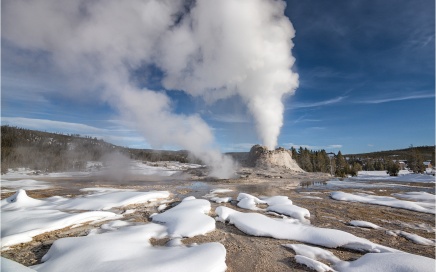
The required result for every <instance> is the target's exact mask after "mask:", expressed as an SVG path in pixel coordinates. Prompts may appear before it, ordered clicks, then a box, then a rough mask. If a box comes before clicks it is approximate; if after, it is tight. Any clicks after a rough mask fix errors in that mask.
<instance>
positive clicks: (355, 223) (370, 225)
mask: <svg viewBox="0 0 436 272" xmlns="http://www.w3.org/2000/svg"><path fill="white" fill-rule="evenodd" d="M348 224H350V225H351V226H355V227H361V228H369V229H380V228H381V227H380V226H377V225H376V224H374V223H371V222H367V221H361V220H351V221H350V222H349V223H348Z"/></svg>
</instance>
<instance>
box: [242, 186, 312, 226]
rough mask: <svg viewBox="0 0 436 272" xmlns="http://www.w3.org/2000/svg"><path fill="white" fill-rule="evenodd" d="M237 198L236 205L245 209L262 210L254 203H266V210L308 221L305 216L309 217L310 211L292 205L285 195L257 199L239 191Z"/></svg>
mask: <svg viewBox="0 0 436 272" xmlns="http://www.w3.org/2000/svg"><path fill="white" fill-rule="evenodd" d="M237 200H238V201H239V202H238V204H237V205H238V207H240V208H243V209H247V210H254V211H255V210H262V209H260V208H258V207H257V206H256V205H257V204H267V205H268V208H267V209H266V210H267V211H270V212H276V213H279V214H282V215H287V216H290V217H293V218H296V219H298V220H300V221H304V222H306V223H308V222H307V219H306V218H309V217H310V212H309V211H308V210H307V209H305V208H302V207H299V206H296V205H293V204H292V200H290V199H289V198H288V197H287V196H272V197H265V198H262V199H259V198H257V197H255V196H252V195H250V194H246V193H240V194H239V195H238V198H237Z"/></svg>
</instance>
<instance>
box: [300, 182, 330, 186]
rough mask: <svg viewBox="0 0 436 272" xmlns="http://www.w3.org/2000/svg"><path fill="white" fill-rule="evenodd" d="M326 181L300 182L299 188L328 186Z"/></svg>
mask: <svg viewBox="0 0 436 272" xmlns="http://www.w3.org/2000/svg"><path fill="white" fill-rule="evenodd" d="M326 185H327V182H326V181H302V182H300V184H299V186H300V187H303V188H309V187H322V186H326Z"/></svg>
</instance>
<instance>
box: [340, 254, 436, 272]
mask: <svg viewBox="0 0 436 272" xmlns="http://www.w3.org/2000/svg"><path fill="white" fill-rule="evenodd" d="M334 268H335V269H336V270H338V271H344V272H345V271H346V272H353V271H372V272H398V271H407V272H427V271H428V272H434V271H435V260H434V259H430V258H427V257H423V256H419V255H414V254H409V253H368V254H365V255H363V256H362V257H360V258H359V259H357V260H355V261H352V262H340V263H338V264H336V265H335V266H334Z"/></svg>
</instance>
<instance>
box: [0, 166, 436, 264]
mask: <svg viewBox="0 0 436 272" xmlns="http://www.w3.org/2000/svg"><path fill="white" fill-rule="evenodd" d="M240 174H241V175H242V176H243V178H238V179H229V180H213V179H208V178H205V177H204V176H195V175H192V176H191V177H192V179H189V180H185V179H177V180H169V179H168V180H162V179H161V180H158V181H152V180H143V179H142V180H141V179H140V178H137V177H136V178H133V179H131V180H127V181H121V182H117V181H108V180H104V179H92V178H87V179H84V178H82V179H73V178H68V179H49V180H48V179H43V180H45V181H47V180H48V181H50V182H52V184H53V185H54V186H55V187H54V188H52V189H48V190H34V191H28V195H29V196H31V197H34V198H45V197H49V196H53V195H63V196H68V197H73V196H76V195H78V194H82V192H80V191H79V189H80V188H84V187H118V188H132V189H138V190H141V191H147V190H169V191H171V192H172V193H173V194H174V197H173V199H174V201H173V203H172V205H176V204H177V203H178V201H180V200H181V199H183V198H184V197H186V196H189V195H194V196H195V197H197V198H199V197H202V196H204V195H205V194H206V193H208V192H209V190H211V189H214V188H229V189H233V190H234V191H233V192H231V193H227V194H224V195H225V196H232V197H233V198H234V199H236V197H237V195H238V193H239V192H246V193H250V194H253V195H256V196H273V195H286V196H288V197H289V198H290V199H292V201H293V202H294V204H295V205H298V206H301V207H304V208H307V209H308V210H309V211H310V213H311V218H310V221H311V224H312V225H314V226H317V227H325V228H333V229H339V230H343V231H347V232H349V233H352V234H354V235H356V236H359V237H362V238H366V239H368V240H370V241H372V242H374V243H378V244H381V245H384V246H389V247H392V248H396V249H399V250H403V251H405V252H409V253H413V254H418V255H422V256H426V257H430V258H435V247H434V246H424V245H418V244H415V243H413V242H412V241H409V240H407V239H406V238H403V237H400V236H396V237H395V236H391V235H389V234H387V233H386V230H402V231H406V232H410V233H414V234H418V235H420V236H422V237H425V238H428V239H435V232H434V230H435V216H434V215H433V214H426V213H418V212H413V211H408V210H404V209H397V208H390V207H385V206H378V205H369V204H362V203H351V202H342V201H336V200H333V199H331V198H330V197H329V195H330V193H331V192H332V191H337V190H340V191H345V192H351V193H353V192H366V193H372V194H375V195H391V194H392V193H397V192H404V191H426V192H432V193H434V189H435V187H434V186H435V185H434V184H428V183H423V184H418V183H413V184H405V183H402V185H410V186H412V187H405V186H401V187H386V188H384V187H383V186H382V187H379V188H370V189H367V188H332V187H329V186H328V185H327V184H326V182H325V181H326V180H328V179H329V177H327V176H325V175H323V174H309V173H288V172H286V171H253V170H252V169H248V168H247V169H242V170H241V171H240ZM193 180H195V181H193ZM11 194H12V193H2V198H5V197H7V196H9V195H11ZM307 196H312V197H313V196H316V197H319V198H321V199H314V198H307ZM219 205H224V206H228V207H231V208H233V209H236V210H240V211H244V212H247V210H241V209H239V208H238V207H237V206H236V202H234V201H233V202H231V203H226V204H215V203H212V210H211V213H210V215H211V216H215V214H214V210H215V208H216V207H218V206H219ZM170 206H171V204H170ZM132 208H133V209H135V210H136V211H135V213H133V214H129V215H126V216H125V217H124V220H130V221H133V222H138V223H146V222H149V219H148V218H149V216H150V215H151V214H152V213H154V212H156V207H151V206H150V205H147V204H144V205H135V206H132V207H123V208H120V209H118V210H117V211H116V212H119V213H122V212H123V211H124V210H127V209H132ZM351 220H364V221H369V222H372V223H374V224H377V225H379V226H380V227H382V228H384V229H378V230H374V229H363V228H358V227H352V226H349V225H348V224H347V223H348V222H349V221H351ZM103 223H104V222H101V223H99V224H97V225H84V226H81V227H77V228H73V229H71V228H65V229H62V230H57V231H53V232H49V233H45V234H42V235H39V236H37V237H35V238H34V239H33V241H32V242H29V243H25V244H20V245H17V246H14V247H12V248H11V249H9V250H4V251H2V254H1V255H2V256H3V257H6V258H9V259H12V260H15V261H17V262H19V263H22V264H24V265H27V266H29V265H33V264H37V263H40V262H41V258H42V256H43V255H44V254H45V253H46V252H47V251H48V249H49V248H50V246H51V244H52V243H53V241H55V240H56V239H59V238H63V237H76V236H83V235H87V234H88V233H89V230H90V229H92V228H97V227H98V226H99V225H101V224H103ZM167 241H168V240H167V239H163V240H152V244H154V245H165V243H166V242H167ZM212 241H214V242H220V243H222V244H223V245H224V246H225V248H226V250H227V258H226V259H227V260H226V262H227V266H228V269H227V271H310V270H309V269H308V268H307V267H305V266H303V265H300V264H298V263H296V262H295V260H294V258H293V256H294V252H293V251H292V250H291V249H287V248H285V247H283V246H282V244H286V243H298V242H296V241H289V240H278V239H273V238H267V237H253V236H249V235H246V234H244V233H243V232H241V231H239V230H238V229H237V228H236V227H234V226H233V225H229V224H225V223H222V222H217V223H216V230H215V231H213V232H212V233H209V234H207V235H205V236H196V237H193V238H186V239H183V243H184V244H186V245H189V244H192V243H198V244H200V243H206V242H212ZM329 250H330V251H332V252H333V253H334V254H335V255H336V256H338V257H339V258H340V259H342V260H354V259H356V258H359V257H360V256H362V254H363V253H361V252H357V251H352V250H347V249H342V248H338V249H329Z"/></svg>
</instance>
